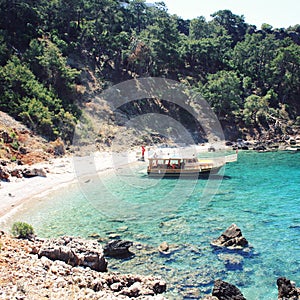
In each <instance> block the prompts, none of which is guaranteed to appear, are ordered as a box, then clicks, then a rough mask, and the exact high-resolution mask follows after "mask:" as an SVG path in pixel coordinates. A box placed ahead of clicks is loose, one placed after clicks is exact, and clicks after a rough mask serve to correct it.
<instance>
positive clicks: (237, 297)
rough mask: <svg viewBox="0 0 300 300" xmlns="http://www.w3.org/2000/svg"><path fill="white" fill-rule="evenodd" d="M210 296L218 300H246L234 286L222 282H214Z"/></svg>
mask: <svg viewBox="0 0 300 300" xmlns="http://www.w3.org/2000/svg"><path fill="white" fill-rule="evenodd" d="M212 296H215V297H217V299H218V300H246V298H245V297H244V296H243V294H242V293H241V291H240V290H239V289H238V288H237V287H236V286H234V285H233V284H230V283H228V282H225V281H222V280H216V281H215V284H214V288H213V291H212Z"/></svg>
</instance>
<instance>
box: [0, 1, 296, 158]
mask: <svg viewBox="0 0 300 300" xmlns="http://www.w3.org/2000/svg"><path fill="white" fill-rule="evenodd" d="M212 13H213V15H212V16H213V19H212V20H211V21H206V20H205V18H204V17H201V12H199V17H198V18H195V19H192V20H184V19H181V18H180V17H178V16H176V15H171V14H169V13H168V9H167V7H166V6H165V5H164V4H163V3H162V2H160V3H156V4H155V5H148V4H147V2H146V1H144V0H130V1H129V0H128V1H119V0H107V1H104V2H99V3H98V2H94V1H90V0H79V1H75V2H74V3H72V5H71V6H70V5H67V3H66V2H64V1H45V0H38V1H34V2H32V1H31V0H21V1H18V2H17V3H15V4H11V1H9V0H2V1H0V78H1V80H0V110H1V111H3V112H5V113H7V114H9V115H10V116H12V117H13V118H15V119H16V120H18V121H20V122H22V123H23V124H25V125H26V126H27V127H28V128H29V129H30V130H31V131H32V132H34V133H35V134H38V135H40V136H43V137H44V138H45V139H46V140H48V141H54V140H56V139H57V138H61V139H62V140H64V141H65V143H66V144H67V145H69V144H71V143H73V137H74V133H75V126H76V124H77V125H80V126H82V127H84V128H85V133H84V132H83V133H84V134H86V132H91V131H93V130H94V134H93V138H92V140H93V141H95V140H97V144H98V146H99V147H100V148H103V147H107V146H111V145H112V144H113V140H115V136H116V134H117V133H119V134H120V133H124V135H126V132H127V130H126V128H125V126H124V120H128V119H131V118H133V117H136V116H142V115H145V114H151V113H158V114H164V115H167V116H169V117H170V118H172V119H175V120H176V121H178V122H179V123H181V124H182V125H183V126H184V127H185V128H187V130H188V131H189V132H190V134H191V135H192V136H193V138H194V140H195V142H201V141H203V140H205V139H207V136H206V135H205V134H204V132H203V130H202V129H201V128H200V127H199V124H197V122H195V120H194V119H193V118H190V117H189V116H188V114H187V113H186V112H185V111H184V110H181V109H178V107H176V106H174V105H170V103H165V102H163V99H159V98H156V99H140V100H139V101H133V102H132V103H130V104H127V105H126V106H124V107H121V108H120V109H118V111H117V112H115V111H113V110H112V109H111V107H110V103H108V102H106V101H105V100H103V99H99V101H95V100H97V99H98V98H99V95H100V94H101V92H102V91H104V90H106V89H107V88H108V87H111V86H114V85H115V84H118V83H120V82H124V81H126V80H128V79H136V78H143V77H159V78H166V79H172V80H175V81H178V82H181V83H183V84H185V86H186V89H187V91H193V92H197V93H199V94H201V95H202V96H203V97H204V98H205V99H206V100H207V102H208V103H209V105H210V106H211V107H212V109H213V110H214V112H215V114H216V116H217V117H218V119H219V120H220V121H221V124H222V126H223V129H224V133H225V136H226V138H227V139H236V138H252V139H253V138H254V139H268V138H274V137H276V138H282V137H283V136H284V135H286V134H290V132H292V134H294V131H298V126H299V125H300V117H299V115H300V102H299V99H300V25H299V24H295V25H294V26H291V27H289V28H273V27H272V25H271V24H263V25H262V27H261V28H256V26H254V25H251V24H247V23H246V22H245V19H244V17H243V16H239V15H235V14H234V13H233V12H231V11H229V10H221V11H217V12H212ZM12 20H13V21H12ZM100 98H101V97H100ZM184 104H186V103H182V105H184ZM195 104H197V103H195ZM95 105H96V107H95ZM180 106H181V105H180ZM95 109H96V110H97V111H95ZM120 116H121V117H120ZM89 117H91V119H90V118H89ZM122 120H123V121H122ZM167 126H168V132H172V131H174V128H173V125H170V124H169V125H167ZM18 134H19V135H20V134H21V133H18ZM124 135H123V134H122V138H123V136H124ZM168 135H169V134H168ZM132 137H134V141H132ZM170 137H171V136H167V137H166V136H165V137H164V136H162V135H161V134H159V133H158V132H151V130H142V131H141V132H138V131H137V132H132V133H131V134H130V135H129V137H128V139H129V140H130V141H132V144H140V143H143V142H147V141H148V142H155V141H162V140H164V139H166V140H167V139H168V138H170ZM171 138H172V137H171ZM83 140H84V138H83ZM125 140H126V139H125ZM15 146H16V145H15ZM15 148H17V147H15ZM11 151H12V153H13V149H11ZM46 152H47V151H46ZM12 156H13V154H12Z"/></svg>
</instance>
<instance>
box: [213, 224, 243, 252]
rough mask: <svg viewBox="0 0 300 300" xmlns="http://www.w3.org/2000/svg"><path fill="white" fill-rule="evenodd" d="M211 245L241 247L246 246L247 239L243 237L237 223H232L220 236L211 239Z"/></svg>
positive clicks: (231, 247) (230, 247)
mask: <svg viewBox="0 0 300 300" xmlns="http://www.w3.org/2000/svg"><path fill="white" fill-rule="evenodd" d="M211 245H212V246H215V247H221V248H223V247H226V248H229V249H243V248H245V247H247V246H248V241H247V240H246V239H245V238H244V237H243V235H242V231H241V229H240V228H239V227H238V226H237V225H235V224H232V225H231V226H229V227H228V228H227V229H226V230H225V231H224V232H223V233H222V234H221V236H220V237H218V238H217V239H216V240H213V241H212V242H211Z"/></svg>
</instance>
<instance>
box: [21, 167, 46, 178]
mask: <svg viewBox="0 0 300 300" xmlns="http://www.w3.org/2000/svg"><path fill="white" fill-rule="evenodd" d="M22 174H23V176H24V177H25V178H30V177H35V176H41V177H47V172H46V170H45V169H43V168H33V169H24V170H23V171H22Z"/></svg>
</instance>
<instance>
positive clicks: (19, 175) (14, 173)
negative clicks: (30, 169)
mask: <svg viewBox="0 0 300 300" xmlns="http://www.w3.org/2000/svg"><path fill="white" fill-rule="evenodd" d="M10 175H11V176H14V177H17V178H22V177H23V174H22V171H21V170H20V169H13V170H12V171H10Z"/></svg>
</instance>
